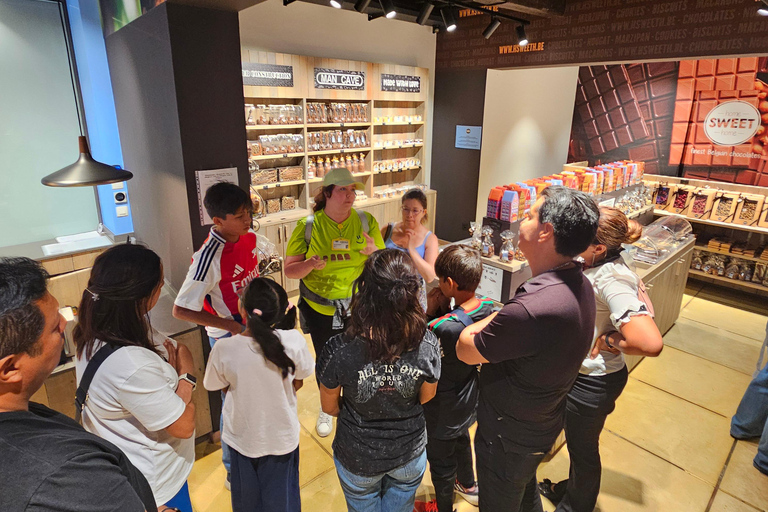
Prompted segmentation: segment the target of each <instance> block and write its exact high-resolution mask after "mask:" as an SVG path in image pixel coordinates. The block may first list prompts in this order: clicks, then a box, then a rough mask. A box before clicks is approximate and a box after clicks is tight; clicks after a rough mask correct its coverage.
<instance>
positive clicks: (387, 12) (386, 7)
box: [379, 0, 397, 20]
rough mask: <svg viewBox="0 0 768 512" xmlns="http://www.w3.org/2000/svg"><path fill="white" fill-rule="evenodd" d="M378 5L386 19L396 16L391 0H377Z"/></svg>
mask: <svg viewBox="0 0 768 512" xmlns="http://www.w3.org/2000/svg"><path fill="white" fill-rule="evenodd" d="M379 5H381V10H382V11H384V16H386V17H387V19H390V20H391V19H392V18H394V17H395V16H397V11H396V10H395V5H394V4H393V3H392V0H379Z"/></svg>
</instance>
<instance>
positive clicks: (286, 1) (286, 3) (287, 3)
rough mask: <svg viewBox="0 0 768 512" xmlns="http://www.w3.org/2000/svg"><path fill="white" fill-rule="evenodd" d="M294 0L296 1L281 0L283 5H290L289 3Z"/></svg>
mask: <svg viewBox="0 0 768 512" xmlns="http://www.w3.org/2000/svg"><path fill="white" fill-rule="evenodd" d="M295 1H296V0H283V6H288V5H291V4H292V3H293V2H295Z"/></svg>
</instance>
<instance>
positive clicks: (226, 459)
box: [208, 332, 232, 477]
mask: <svg viewBox="0 0 768 512" xmlns="http://www.w3.org/2000/svg"><path fill="white" fill-rule="evenodd" d="M230 337H232V333H231V332H228V333H227V334H225V335H224V336H221V337H219V338H213V337H211V336H208V342H209V343H210V344H211V350H213V345H214V344H215V343H216V340H217V339H219V340H220V339H221V338H230ZM226 396H227V394H226V393H224V392H223V391H222V392H221V416H219V432H223V431H224V398H226ZM221 462H222V464H224V467H225V468H226V470H227V477H229V475H230V474H231V472H232V454H231V453H230V452H229V446H227V445H226V444H225V443H224V440H223V439H222V440H221Z"/></svg>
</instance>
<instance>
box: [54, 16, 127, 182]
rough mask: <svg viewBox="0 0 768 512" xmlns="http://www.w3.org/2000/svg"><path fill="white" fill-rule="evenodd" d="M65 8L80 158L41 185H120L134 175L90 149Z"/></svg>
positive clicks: (65, 30)
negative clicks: (93, 155) (76, 80)
mask: <svg viewBox="0 0 768 512" xmlns="http://www.w3.org/2000/svg"><path fill="white" fill-rule="evenodd" d="M62 9H63V7H61V6H59V18H60V19H61V28H62V30H63V31H64V42H65V44H66V45H67V61H68V63H69V78H70V80H71V81H72V92H73V93H74V96H75V108H76V109H77V125H78V127H79V128H80V136H79V137H78V143H79V145H80V158H78V159H77V161H76V162H75V163H73V164H72V165H68V166H66V167H64V168H63V169H60V170H58V171H56V172H54V173H53V174H49V175H48V176H46V177H45V178H43V179H42V180H40V181H41V183H42V184H43V185H46V186H49V187H87V186H93V185H106V184H107V183H119V182H122V181H128V180H129V179H131V178H133V174H132V173H130V172H128V171H124V170H122V169H116V168H115V167H113V166H111V165H107V164H103V163H101V162H97V161H96V160H94V159H93V157H92V156H91V152H90V150H89V149H88V140H87V139H86V138H85V134H84V131H83V115H82V112H81V110H80V102H79V101H78V91H77V86H76V85H75V72H74V69H73V67H72V48H71V47H70V45H69V37H68V34H67V29H66V26H65V23H64V14H63V13H62Z"/></svg>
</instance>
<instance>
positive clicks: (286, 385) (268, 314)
mask: <svg viewBox="0 0 768 512" xmlns="http://www.w3.org/2000/svg"><path fill="white" fill-rule="evenodd" d="M239 309H240V315H241V316H242V317H243V318H244V319H247V324H246V325H247V329H246V330H245V332H244V333H243V334H239V335H235V336H232V337H230V338H221V339H219V341H217V342H216V345H215V346H214V347H213V349H212V350H211V354H210V357H209V359H208V367H207V368H206V370H205V379H204V381H203V383H204V385H205V389H207V390H208V391H218V390H224V391H225V392H226V393H227V399H226V400H225V401H224V410H223V411H222V414H223V415H224V427H223V429H222V433H221V438H222V440H223V441H224V442H225V443H227V445H228V446H229V447H230V449H231V453H232V459H231V461H232V509H233V511H234V512H238V511H241V510H249V511H250V510H255V511H262V510H263V511H269V512H296V511H300V510H301V499H300V496H299V429H300V426H299V416H298V412H297V410H296V391H297V390H298V389H299V388H300V387H301V385H302V381H303V380H304V379H306V378H307V377H309V376H310V375H312V372H313V370H314V368H315V361H314V359H313V358H312V355H311V354H310V352H309V349H308V348H307V342H306V340H305V339H304V336H302V334H301V333H299V331H297V330H296V329H294V327H295V326H296V309H295V308H294V307H293V306H292V305H291V304H290V303H289V302H288V296H287V294H286V293H285V290H284V289H283V288H282V287H281V286H280V285H279V284H277V283H275V282H274V281H272V280H271V279H264V278H257V279H254V280H253V281H252V282H251V283H250V284H249V285H248V287H247V288H246V289H245V290H244V291H243V292H241V293H240V303H239Z"/></svg>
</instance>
